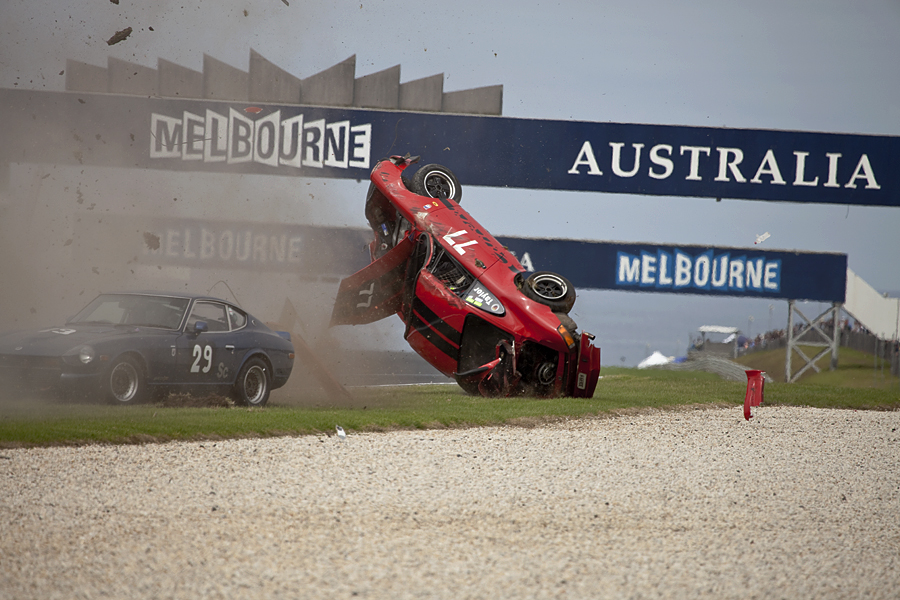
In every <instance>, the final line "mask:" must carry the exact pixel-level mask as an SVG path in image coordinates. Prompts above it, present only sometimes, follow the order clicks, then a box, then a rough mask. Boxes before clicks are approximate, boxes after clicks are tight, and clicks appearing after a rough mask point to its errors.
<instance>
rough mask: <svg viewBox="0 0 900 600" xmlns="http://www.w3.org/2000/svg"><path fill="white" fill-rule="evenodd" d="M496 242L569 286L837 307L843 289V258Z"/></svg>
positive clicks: (511, 240) (606, 244)
mask: <svg viewBox="0 0 900 600" xmlns="http://www.w3.org/2000/svg"><path fill="white" fill-rule="evenodd" d="M497 239H498V240H500V242H501V243H502V244H504V245H505V246H506V247H508V248H509V249H510V250H512V251H513V252H515V254H516V256H517V257H518V258H519V260H520V262H521V263H522V265H523V266H524V267H525V268H526V269H529V270H532V271H555V272H558V273H560V274H562V275H565V276H566V277H567V278H568V279H569V280H571V281H572V284H573V285H574V286H575V287H577V288H594V289H603V290H618V291H631V292H662V293H675V294H703V295H713V296H747V297H755V298H784V299H790V300H815V301H822V302H843V301H844V295H845V292H846V286H847V277H846V273H847V255H846V254H835V253H812V252H787V251H771V250H765V251H763V250H755V249H747V248H729V247H709V246H666V245H656V244H625V243H611V242H581V241H575V240H546V239H525V238H505V237H498V238H497ZM576 265H577V266H576Z"/></svg>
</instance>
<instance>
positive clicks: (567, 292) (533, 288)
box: [522, 271, 575, 314]
mask: <svg viewBox="0 0 900 600" xmlns="http://www.w3.org/2000/svg"><path fill="white" fill-rule="evenodd" d="M522 293H523V294H525V295H526V296H528V297H529V298H531V299H532V300H535V301H537V302H540V303H541V304H544V305H546V306H549V307H550V308H551V309H553V312H560V313H563V314H568V313H569V311H570V310H572V306H574V305H575V288H574V287H572V283H571V282H570V281H569V280H568V279H566V278H565V277H563V276H562V275H558V274H556V273H551V272H550V271H538V272H537V273H532V274H531V276H530V277H529V278H528V279H526V280H525V281H524V283H523V284H522Z"/></svg>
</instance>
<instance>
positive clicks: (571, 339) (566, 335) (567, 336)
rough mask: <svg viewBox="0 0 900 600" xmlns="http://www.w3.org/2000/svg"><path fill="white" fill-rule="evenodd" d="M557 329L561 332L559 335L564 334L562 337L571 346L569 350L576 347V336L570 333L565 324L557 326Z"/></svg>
mask: <svg viewBox="0 0 900 600" xmlns="http://www.w3.org/2000/svg"><path fill="white" fill-rule="evenodd" d="M556 331H558V332H559V335H561V336H562V339H563V340H565V342H566V345H567V346H568V347H569V350H571V349H572V348H574V347H575V338H574V337H572V334H571V333H569V330H568V329H566V328H565V326H563V325H560V326H559V327H557V328H556Z"/></svg>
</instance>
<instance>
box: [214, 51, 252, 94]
mask: <svg viewBox="0 0 900 600" xmlns="http://www.w3.org/2000/svg"><path fill="white" fill-rule="evenodd" d="M203 97H204V98H209V99H210V100H234V101H237V102H248V101H249V100H250V74H249V73H247V72H245V71H241V70H240V69H236V68H234V67H232V66H231V65H229V64H226V63H223V62H222V61H220V60H216V59H215V58H213V57H212V56H210V55H208V54H204V55H203Z"/></svg>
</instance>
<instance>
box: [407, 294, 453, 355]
mask: <svg viewBox="0 0 900 600" xmlns="http://www.w3.org/2000/svg"><path fill="white" fill-rule="evenodd" d="M413 310H414V311H416V312H417V313H419V314H420V315H422V319H423V320H424V321H425V322H426V323H427V324H428V326H429V327H432V328H434V329H436V330H437V331H438V332H439V333H440V334H441V335H442V336H444V337H445V338H447V339H448V340H450V341H451V342H453V344H454V345H456V346H459V342H460V339H461V338H462V334H460V332H458V331H457V330H455V329H453V327H451V326H450V325H448V324H447V323H446V322H445V321H444V320H443V319H441V318H440V317H439V316H437V315H436V314H435V312H434V311H433V310H431V309H430V308H428V307H427V306H426V305H425V303H424V302H422V300H421V299H420V298H419V297H418V296H416V298H415V300H413Z"/></svg>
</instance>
